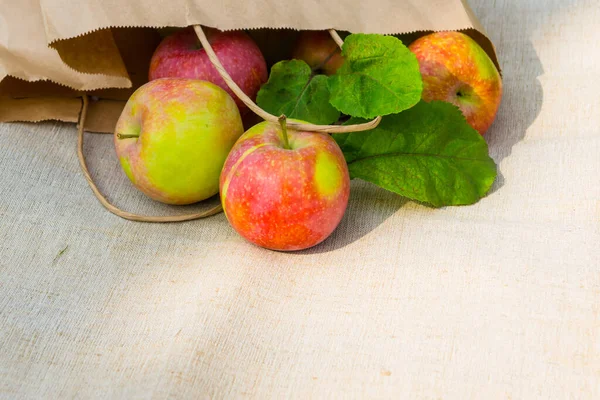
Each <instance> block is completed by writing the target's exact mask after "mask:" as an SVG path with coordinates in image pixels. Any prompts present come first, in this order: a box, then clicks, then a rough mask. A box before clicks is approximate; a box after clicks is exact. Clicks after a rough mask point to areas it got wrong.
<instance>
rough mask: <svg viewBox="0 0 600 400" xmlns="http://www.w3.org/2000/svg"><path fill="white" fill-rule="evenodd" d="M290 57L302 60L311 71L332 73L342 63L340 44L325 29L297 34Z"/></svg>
mask: <svg viewBox="0 0 600 400" xmlns="http://www.w3.org/2000/svg"><path fill="white" fill-rule="evenodd" d="M292 58H295V59H296V60H302V61H304V62H306V63H307V64H308V66H309V67H310V68H311V69H312V70H313V71H320V72H323V73H324V74H325V75H333V74H335V72H336V71H337V70H338V68H340V67H341V66H342V64H343V63H344V57H342V52H341V50H340V46H338V45H337V43H336V42H335V41H334V40H333V39H332V38H331V35H330V34H329V32H327V31H303V32H301V33H300V35H298V39H297V41H296V45H295V46H294V51H293V53H292Z"/></svg>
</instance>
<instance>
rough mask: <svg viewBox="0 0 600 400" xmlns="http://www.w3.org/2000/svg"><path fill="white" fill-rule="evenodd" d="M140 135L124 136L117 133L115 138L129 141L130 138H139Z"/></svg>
mask: <svg viewBox="0 0 600 400" xmlns="http://www.w3.org/2000/svg"><path fill="white" fill-rule="evenodd" d="M139 137H140V135H139V134H138V135H125V134H123V133H117V138H119V139H131V138H139Z"/></svg>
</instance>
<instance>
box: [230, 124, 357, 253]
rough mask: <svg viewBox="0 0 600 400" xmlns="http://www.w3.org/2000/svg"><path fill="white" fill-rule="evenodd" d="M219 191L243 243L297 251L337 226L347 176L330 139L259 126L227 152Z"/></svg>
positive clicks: (343, 206) (344, 201)
mask: <svg viewBox="0 0 600 400" xmlns="http://www.w3.org/2000/svg"><path fill="white" fill-rule="evenodd" d="M286 137H287V138H289V139H288V140H287V143H288V144H286V139H285V138H286ZM220 192H221V202H222V204H223V209H224V211H225V215H226V216H227V219H228V220H229V222H230V223H231V225H232V226H233V228H234V229H235V230H236V231H237V232H238V233H239V234H240V235H242V236H243V237H244V238H246V239H247V240H248V241H250V242H252V243H254V244H257V245H259V246H261V247H266V248H268V249H272V250H281V251H292V250H302V249H306V248H309V247H311V246H314V245H316V244H318V243H320V242H322V241H323V240H325V239H326V238H327V237H328V236H329V235H330V234H331V233H332V232H333V231H334V230H335V228H336V227H337V226H338V224H339V223H340V221H341V219H342V217H343V215H344V212H345V210H346V206H347V204H348V196H349V193H350V178H349V174H348V166H347V165H346V161H345V160H344V156H343V154H342V151H341V150H340V148H339V146H338V145H337V143H336V142H335V140H333V139H332V138H331V136H329V135H327V134H323V133H314V132H303V131H294V130H287V133H286V134H285V136H284V134H283V131H282V128H281V127H280V126H279V125H278V124H273V123H269V122H262V123H260V124H257V125H255V126H254V127H252V128H251V129H249V130H248V131H247V132H246V133H245V134H244V135H243V136H242V137H241V138H240V139H239V140H238V141H237V143H236V144H235V146H234V147H233V149H232V150H231V153H230V154H229V157H228V158H227V161H225V166H224V167H223V172H222V173H221V180H220Z"/></svg>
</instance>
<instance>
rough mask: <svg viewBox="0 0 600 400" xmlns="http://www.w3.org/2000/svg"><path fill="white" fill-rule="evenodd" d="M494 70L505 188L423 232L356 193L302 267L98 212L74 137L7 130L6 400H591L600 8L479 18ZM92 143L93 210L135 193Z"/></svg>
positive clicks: (0, 141)
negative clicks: (501, 87)
mask: <svg viewBox="0 0 600 400" xmlns="http://www.w3.org/2000/svg"><path fill="white" fill-rule="evenodd" d="M473 8H474V9H475V12H476V13H477V15H478V16H479V17H480V18H481V19H482V22H483V24H484V26H485V27H486V28H487V30H488V32H489V34H490V36H491V38H492V40H493V41H494V42H495V43H496V46H497V48H498V53H499V56H500V60H501V63H502V66H503V69H504V75H505V88H506V94H505V98H504V102H503V104H502V107H501V110H500V113H499V116H498V120H497V122H496V124H495V125H494V126H493V128H492V129H491V131H490V132H489V133H488V135H487V138H488V140H489V143H490V147H491V153H492V156H493V157H494V159H495V160H496V161H497V162H498V163H499V167H500V171H501V174H502V175H501V177H500V179H499V181H498V182H497V184H496V185H495V187H494V189H493V191H492V193H491V194H490V195H489V197H487V198H486V199H484V200H483V201H481V202H480V203H478V204H477V205H474V206H471V207H462V208H447V209H441V210H435V209H430V208H426V207H423V206H421V205H417V204H414V203H411V202H406V201H404V200H402V199H401V198H399V197H397V196H395V195H393V194H391V193H387V192H385V191H383V190H379V189H376V188H374V187H373V186H370V185H368V184H365V183H360V182H355V183H353V187H352V189H353V191H352V198H351V201H350V204H349V207H348V211H347V213H346V216H345V218H344V220H343V222H342V224H341V225H340V227H339V228H338V229H337V231H336V232H335V233H334V234H333V236H332V237H331V238H330V239H328V240H327V241H326V242H324V243H323V244H322V245H320V246H318V247H316V248H314V249H311V250H308V251H305V252H301V253H296V254H283V253H276V252H270V251H266V250H262V249H259V248H257V247H254V246H252V245H250V244H248V243H246V242H244V241H243V240H242V239H241V238H240V237H239V236H238V235H237V234H236V233H235V232H234V231H233V230H232V229H231V228H230V227H229V225H228V224H227V222H226V220H225V217H224V216H223V215H222V214H221V215H219V216H216V217H213V218H210V219H207V220H203V221H197V222H190V223H183V224H175V225H150V224H139V223H132V222H127V221H124V220H121V219H119V218H117V217H115V216H113V215H111V214H109V213H108V212H106V211H105V210H104V209H102V208H101V207H100V206H99V205H98V203H97V202H96V200H95V199H94V198H93V196H92V194H91V192H90V190H89V188H88V187H87V184H86V182H85V181H84V179H83V177H82V175H81V173H80V171H79V167H78V164H77V160H76V157H75V142H76V131H75V128H74V127H73V126H72V125H67V124H57V123H43V124H39V125H33V124H29V125H25V124H21V125H17V124H13V125H0V191H1V195H0V253H1V257H0V397H1V398H44V397H45V398H149V397H153V398H164V397H173V398H198V397H203V396H208V397H212V398H237V397H251V398H282V397H293V398H307V397H314V398H321V397H324V398H423V399H432V398H450V399H453V398H456V399H495V398H500V399H503V398H507V399H510V398H512V399H520V398H544V399H547V398H557V399H563V398H581V399H584V398H585V399H594V398H595V399H597V398H600V95H599V92H600V69H599V68H598V65H600V31H599V30H598V29H597V21H598V20H599V19H600V7H599V6H598V2H597V1H596V0H568V1H565V0H561V1H559V0H551V1H538V0H523V1H513V0H496V1H495V2H487V1H483V0H480V1H477V2H473ZM111 146H112V145H111V138H110V136H107V135H88V145H87V146H86V147H87V152H88V154H89V157H90V167H91V168H92V170H93V171H94V174H95V176H97V178H98V181H99V184H100V186H101V188H102V189H103V190H104V191H105V192H106V193H108V194H109V196H110V197H111V198H112V199H113V200H114V201H115V202H116V203H117V204H119V205H121V206H122V207H124V208H127V209H129V210H136V211H146V212H156V213H162V212H168V211H170V209H168V208H166V207H160V206H156V205H155V204H153V203H151V202H150V201H148V200H146V199H145V198H144V197H143V196H142V195H140V194H138V193H137V192H136V191H135V190H134V189H132V188H131V186H130V184H129V183H128V181H127V180H126V178H125V177H124V175H123V173H122V172H121V171H120V170H119V167H118V165H117V162H116V159H115V157H114V154H113V149H112V147H111Z"/></svg>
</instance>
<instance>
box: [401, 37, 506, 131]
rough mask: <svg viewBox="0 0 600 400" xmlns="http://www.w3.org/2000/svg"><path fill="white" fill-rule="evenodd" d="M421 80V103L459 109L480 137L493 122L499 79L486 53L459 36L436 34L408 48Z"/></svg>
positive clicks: (500, 94)
mask: <svg viewBox="0 0 600 400" xmlns="http://www.w3.org/2000/svg"><path fill="white" fill-rule="evenodd" d="M408 48H409V49H410V50H411V51H412V52H413V53H414V54H415V55H416V57H417V60H418V61H419V67H420V70H421V75H422V77H423V95H422V97H423V100H425V101H432V100H442V101H446V102H449V103H452V104H454V105H456V106H458V107H459V108H460V110H461V111H462V113H463V114H464V116H465V118H466V119H467V122H468V123H469V124H470V125H471V126H472V127H473V128H475V129H476V130H477V131H478V132H479V133H480V134H481V135H483V134H484V133H485V132H486V131H487V130H488V128H489V127H490V126H491V125H492V122H494V119H495V118H496V113H497V112H498V107H499V106H500V101H501V99H502V78H501V77H500V74H499V73H498V70H497V69H496V66H495V65H494V63H493V62H492V60H491V59H490V57H489V56H488V55H487V53H486V52H485V51H484V50H483V49H482V48H481V47H480V46H479V45H478V44H477V42H475V41H474V40H473V39H471V38H470V37H469V36H467V35H465V34H464V33H460V32H436V33H432V34H429V35H426V36H423V37H421V38H419V39H417V40H416V41H414V42H413V43H412V44H411V45H410V46H409V47H408Z"/></svg>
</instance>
